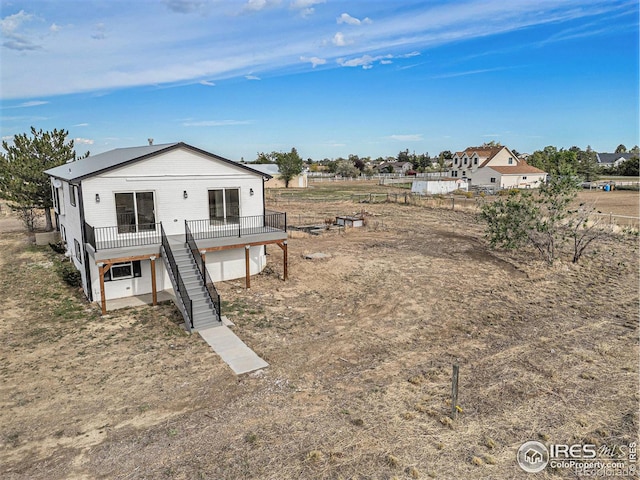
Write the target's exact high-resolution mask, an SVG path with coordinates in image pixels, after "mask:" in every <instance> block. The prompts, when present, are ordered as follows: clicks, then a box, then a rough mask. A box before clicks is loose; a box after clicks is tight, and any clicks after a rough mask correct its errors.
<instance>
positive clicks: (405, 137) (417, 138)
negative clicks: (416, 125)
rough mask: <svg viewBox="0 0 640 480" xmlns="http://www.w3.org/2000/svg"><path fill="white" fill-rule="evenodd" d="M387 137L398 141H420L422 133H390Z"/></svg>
mask: <svg viewBox="0 0 640 480" xmlns="http://www.w3.org/2000/svg"><path fill="white" fill-rule="evenodd" d="M389 138H390V139H392V140H397V141H398V142H420V141H422V140H423V138H422V133H415V134H409V135H390V136H389Z"/></svg>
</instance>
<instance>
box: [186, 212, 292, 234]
mask: <svg viewBox="0 0 640 480" xmlns="http://www.w3.org/2000/svg"><path fill="white" fill-rule="evenodd" d="M186 224H187V225H188V227H189V229H190V230H191V233H192V235H193V238H194V239H195V240H203V239H206V238H225V237H243V236H247V235H259V234H263V233H274V232H286V230H287V214H286V213H283V212H273V211H267V212H265V214H264V215H252V216H247V217H237V216H227V217H226V218H208V219H205V220H187V221H186Z"/></svg>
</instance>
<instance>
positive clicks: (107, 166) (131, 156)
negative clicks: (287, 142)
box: [44, 142, 270, 181]
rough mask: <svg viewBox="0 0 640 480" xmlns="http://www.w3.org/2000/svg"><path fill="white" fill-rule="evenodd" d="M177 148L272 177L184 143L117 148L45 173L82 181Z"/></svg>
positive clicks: (63, 178) (68, 179) (64, 178)
mask: <svg viewBox="0 0 640 480" xmlns="http://www.w3.org/2000/svg"><path fill="white" fill-rule="evenodd" d="M176 148H186V149H189V150H193V151H195V152H198V153H201V154H204V155H207V156H208V157H211V158H215V159H216V160H220V161H223V162H225V163H230V164H232V165H235V166H237V167H240V168H243V169H245V170H249V171H251V172H252V173H255V174H260V175H262V176H269V177H270V175H268V174H265V173H263V172H259V171H257V170H255V169H253V168H250V167H247V166H246V165H242V164H240V163H238V162H234V161H232V160H228V159H226V158H223V157H220V156H218V155H214V154H213V153H209V152H206V151H204V150H200V149H199V148H196V147H192V146H191V145H187V144H186V143H183V142H177V143H165V144H160V145H145V146H143V147H129V148H116V149H115V150H109V151H108V152H104V153H100V154H98V155H92V156H89V157H87V158H83V159H81V160H76V161H75V162H69V163H65V164H64V165H60V166H58V167H54V168H50V169H49V170H45V172H44V173H46V174H47V175H49V176H52V177H56V178H61V179H62V180H66V181H75V180H82V179H83V178H87V177H91V176H93V175H97V174H99V173H102V172H105V171H108V170H112V169H114V168H118V167H121V166H123V165H126V164H128V163H130V162H135V161H138V160H142V159H143V158H148V157H151V156H154V155H156V154H159V153H162V152H166V151H169V150H173V149H176Z"/></svg>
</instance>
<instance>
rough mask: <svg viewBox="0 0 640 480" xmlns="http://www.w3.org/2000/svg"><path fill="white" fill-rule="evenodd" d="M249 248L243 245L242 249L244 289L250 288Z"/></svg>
mask: <svg viewBox="0 0 640 480" xmlns="http://www.w3.org/2000/svg"><path fill="white" fill-rule="evenodd" d="M250 251H251V247H250V246H249V245H245V247H244V264H245V288H251V266H250V264H249V252H250Z"/></svg>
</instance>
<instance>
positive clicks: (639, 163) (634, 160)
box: [618, 155, 640, 177]
mask: <svg viewBox="0 0 640 480" xmlns="http://www.w3.org/2000/svg"><path fill="white" fill-rule="evenodd" d="M618 173H619V174H620V175H625V176H629V177H637V176H638V175H640V160H639V159H638V155H634V156H633V157H631V158H628V159H627V160H625V161H624V162H622V163H621V164H620V165H619V166H618Z"/></svg>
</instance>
